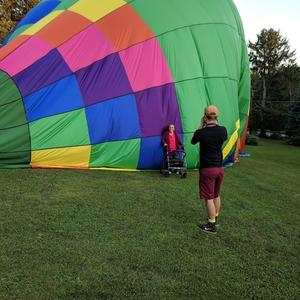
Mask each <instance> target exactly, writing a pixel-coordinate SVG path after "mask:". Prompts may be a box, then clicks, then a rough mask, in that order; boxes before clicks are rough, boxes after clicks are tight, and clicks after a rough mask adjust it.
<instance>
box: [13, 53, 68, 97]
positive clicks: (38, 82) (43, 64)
mask: <svg viewBox="0 0 300 300" xmlns="http://www.w3.org/2000/svg"><path fill="white" fill-rule="evenodd" d="M71 73H72V72H71V70H70V69H69V67H68V65H67V64H66V63H65V61H64V60H63V58H62V56H61V55H60V53H59V52H58V51H57V50H56V49H53V50H52V51H50V52H49V53H48V54H47V55H46V56H44V57H43V58H41V59H39V60H38V61H37V62H35V63H34V64H32V65H31V66H29V67H28V68H27V69H25V70H24V71H22V72H20V73H19V74H17V75H16V76H14V79H15V82H16V83H17V85H18V87H19V89H20V91H21V94H22V95H23V96H27V95H29V94H31V93H33V92H34V91H37V90H39V89H41V88H43V87H45V86H47V85H49V84H51V83H53V82H55V81H57V80H59V79H61V78H63V77H65V76H67V75H69V74H71Z"/></svg>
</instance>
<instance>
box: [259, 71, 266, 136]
mask: <svg viewBox="0 0 300 300" xmlns="http://www.w3.org/2000/svg"><path fill="white" fill-rule="evenodd" d="M262 82H263V97H262V102H261V110H260V122H261V123H260V130H261V131H260V136H261V137H266V126H265V118H264V113H265V109H266V99H267V84H266V77H265V76H263V77H262Z"/></svg>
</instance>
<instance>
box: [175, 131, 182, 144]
mask: <svg viewBox="0 0 300 300" xmlns="http://www.w3.org/2000/svg"><path fill="white" fill-rule="evenodd" d="M175 134H176V139H177V143H178V145H181V146H182V141H181V138H180V135H179V134H178V133H177V132H175Z"/></svg>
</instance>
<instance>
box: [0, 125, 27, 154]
mask: <svg viewBox="0 0 300 300" xmlns="http://www.w3.org/2000/svg"><path fill="white" fill-rule="evenodd" d="M29 150H30V138H29V128H28V124H26V125H22V126H18V127H14V128H9V129H0V152H17V151H29Z"/></svg>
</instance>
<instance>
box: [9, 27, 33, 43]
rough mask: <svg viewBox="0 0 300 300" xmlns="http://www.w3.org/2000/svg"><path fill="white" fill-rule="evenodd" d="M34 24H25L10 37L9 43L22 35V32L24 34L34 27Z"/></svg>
mask: <svg viewBox="0 0 300 300" xmlns="http://www.w3.org/2000/svg"><path fill="white" fill-rule="evenodd" d="M32 25H33V24H25V25H23V26H21V27H19V28H18V29H17V30H16V31H15V32H14V33H13V34H12V35H11V36H10V37H9V41H12V40H14V39H15V38H16V37H17V36H19V35H21V33H22V32H24V31H25V30H26V29H27V28H29V27H30V26H32Z"/></svg>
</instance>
